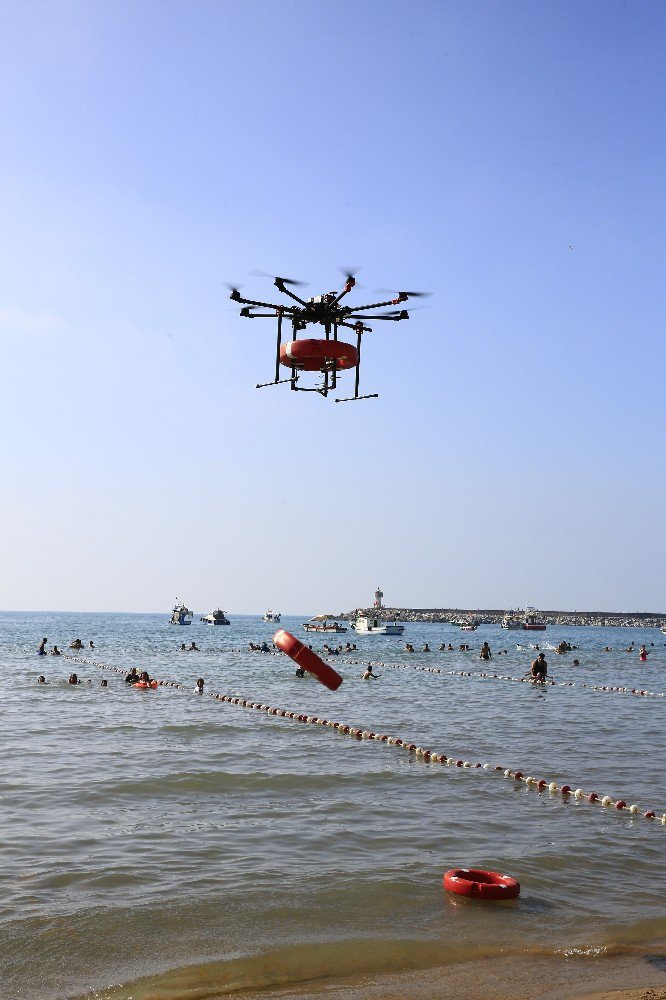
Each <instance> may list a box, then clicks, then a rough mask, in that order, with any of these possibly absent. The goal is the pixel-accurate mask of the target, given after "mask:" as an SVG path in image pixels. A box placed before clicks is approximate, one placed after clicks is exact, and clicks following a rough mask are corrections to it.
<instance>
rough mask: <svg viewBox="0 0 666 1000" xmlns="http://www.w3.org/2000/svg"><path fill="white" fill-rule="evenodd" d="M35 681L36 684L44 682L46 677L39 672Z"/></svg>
mask: <svg viewBox="0 0 666 1000" xmlns="http://www.w3.org/2000/svg"><path fill="white" fill-rule="evenodd" d="M37 683H38V684H46V677H45V676H44V674H40V675H39V677H38V678H37Z"/></svg>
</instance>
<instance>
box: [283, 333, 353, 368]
mask: <svg viewBox="0 0 666 1000" xmlns="http://www.w3.org/2000/svg"><path fill="white" fill-rule="evenodd" d="M333 362H335V366H336V368H337V369H338V370H342V369H345V368H355V367H356V365H357V364H358V351H357V350H356V348H355V347H354V345H353V344H345V343H343V341H341V340H290V341H289V343H288V344H282V345H281V346H280V364H281V365H285V367H286V368H299V369H301V370H302V371H306V372H318V371H322V370H323V369H325V368H331V367H332V364H333Z"/></svg>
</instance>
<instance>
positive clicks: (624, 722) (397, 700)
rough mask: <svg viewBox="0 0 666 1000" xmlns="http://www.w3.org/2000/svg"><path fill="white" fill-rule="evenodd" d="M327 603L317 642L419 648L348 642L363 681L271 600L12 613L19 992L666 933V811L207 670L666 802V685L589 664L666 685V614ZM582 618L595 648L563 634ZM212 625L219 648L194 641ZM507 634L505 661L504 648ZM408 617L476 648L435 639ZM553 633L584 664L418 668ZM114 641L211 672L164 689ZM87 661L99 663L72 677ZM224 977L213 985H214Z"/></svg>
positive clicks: (188, 980) (13, 912) (5, 880)
mask: <svg viewBox="0 0 666 1000" xmlns="http://www.w3.org/2000/svg"><path fill="white" fill-rule="evenodd" d="M302 620H303V619H301V618H286V617H285V618H283V621H282V625H283V627H285V628H287V629H289V630H291V631H292V632H294V633H295V634H296V635H297V636H299V637H300V638H302V639H303V640H304V641H308V642H311V643H312V644H313V645H314V647H315V648H321V647H322V646H323V643H324V641H328V642H329V643H330V644H337V643H339V642H340V641H342V642H344V641H346V640H350V641H353V642H355V643H356V645H357V646H358V650H359V651H358V654H356V657H355V658H357V659H358V660H359V661H362V662H366V661H368V660H372V661H373V662H375V663H385V664H407V665H408V668H407V669H404V670H393V669H390V668H389V667H388V666H386V667H381V666H378V667H376V668H375V672H376V673H378V674H380V675H381V677H380V678H379V680H376V681H362V680H361V674H362V672H363V667H362V666H361V665H359V664H350V663H348V662H345V661H346V659H349V657H334V658H333V659H332V660H331V663H332V665H333V666H334V667H335V668H336V669H337V670H338V671H339V672H340V673H341V674H342V675H343V677H344V683H343V684H342V686H341V687H340V688H339V690H338V691H336V692H330V691H328V690H327V689H326V688H324V687H322V686H321V685H320V684H319V683H318V682H317V681H316V680H315V679H314V678H312V677H310V676H308V677H306V678H304V679H301V678H298V677H296V676H295V672H294V664H293V663H292V661H291V660H289V659H288V658H286V657H284V656H275V655H266V654H261V653H250V652H248V651H247V648H246V647H247V643H248V642H250V641H251V642H261V641H263V640H264V639H266V640H267V641H268V642H269V644H270V640H271V637H272V633H273V631H274V626H272V625H270V624H267V623H264V622H262V621H261V620H260V616H255V617H251V616H244V617H241V616H231V624H230V625H229V626H217V627H211V626H206V625H204V624H201V623H199V622H198V620H196V619H195V622H194V623H193V624H192V625H191V626H189V627H178V626H171V625H169V624H168V617H167V616H166V615H136V614H123V615H116V614H46V613H44V614H35V613H30V614H28V613H25V614H10V613H5V614H2V615H0V699H1V704H2V756H1V760H2V767H1V777H0V796H1V798H0V804H1V806H2V812H1V816H2V825H1V828H0V833H1V838H2V865H1V868H0V981H1V982H2V991H1V995H2V997H3V998H6V1000H14V998H22V1000H26V998H39V1000H51V998H59V997H71V996H74V995H81V994H84V993H85V994H86V995H90V996H95V997H114V998H115V997H123V998H125V997H131V998H139V997H142V996H148V995H150V996H151V997H162V996H170V997H171V996H173V997H180V996H183V997H184V996H195V995H196V996H199V995H201V996H204V995H205V996H212V995H217V994H216V993H214V992H213V986H214V989H215V990H217V991H218V992H219V994H220V995H221V994H223V993H225V992H226V993H233V992H235V991H237V990H238V991H240V990H252V989H260V988H261V989H266V990H270V989H271V988H272V987H274V986H278V985H281V984H289V983H296V982H298V981H302V980H308V979H309V980H313V979H314V980H316V979H318V978H325V977H327V976H328V977H330V976H338V977H342V976H345V975H353V974H360V973H371V972H382V971H386V970H392V969H404V968H425V967H428V966H434V965H445V964H447V963H453V962H460V961H463V960H466V959H469V958H474V957H482V956H493V955H497V956H499V955H504V956H506V955H516V954H525V955H529V954H544V953H548V954H551V953H557V954H562V955H566V954H590V955H599V954H604V953H609V954H611V953H614V954H617V953H621V952H622V951H623V950H626V951H627V952H628V953H629V952H631V950H632V949H634V948H640V949H642V950H643V951H644V950H645V949H647V950H648V951H649V950H650V949H653V950H654V951H655V953H657V952H659V951H660V949H662V951H661V953H662V954H663V944H664V939H665V938H666V920H665V918H664V906H663V891H664V876H665V874H666V871H665V866H664V856H665V846H666V826H663V825H662V824H661V822H660V819H659V818H658V819H657V820H652V821H650V820H645V819H643V818H642V816H639V817H633V816H631V815H629V814H628V813H627V812H618V811H617V810H616V809H614V808H610V809H605V808H602V807H601V806H598V805H597V806H593V805H590V804H589V803H587V802H586V801H582V802H581V801H577V800H575V799H574V797H573V796H571V797H569V798H567V799H563V798H562V796H561V795H559V794H556V795H552V794H550V793H548V792H547V791H546V792H541V793H539V792H536V791H530V790H529V789H528V788H527V787H526V786H525V784H523V783H515V782H513V781H511V780H507V779H506V778H505V777H503V776H502V775H501V774H500V773H499V772H495V771H492V772H490V771H487V770H484V769H476V768H456V767H449V766H442V765H441V764H436V765H435V764H426V763H424V762H422V761H419V760H418V759H415V758H414V757H413V756H410V755H409V754H407V753H406V752H405V751H401V750H398V749H397V748H395V747H392V746H390V745H386V744H385V743H378V742H375V741H366V740H363V741H358V740H353V739H350V738H349V737H345V736H342V735H339V734H338V733H336V732H335V731H333V730H331V729H329V728H326V727H322V726H316V725H302V724H298V723H295V722H293V721H290V720H287V719H282V718H278V717H274V716H269V715H266V714H265V713H262V712H256V711H252V710H248V709H244V708H241V707H239V706H235V705H229V704H227V703H223V702H219V701H216V700H213V699H212V698H209V697H207V696H204V697H198V696H197V695H195V694H194V693H193V692H192V689H193V687H194V683H195V680H196V678H197V677H200V676H201V677H204V678H205V681H206V693H208V692H209V691H216V692H220V693H223V694H230V695H238V696H241V697H243V698H248V699H252V700H257V701H260V702H262V703H263V704H268V705H272V706H275V707H277V708H283V709H287V710H289V711H298V712H304V713H308V714H311V715H315V716H321V717H326V718H328V719H332V720H339V721H340V722H343V723H346V724H349V725H352V726H358V727H361V728H362V729H365V730H372V731H373V732H376V733H385V734H388V735H392V736H397V737H400V738H402V739H404V740H405V741H406V742H414V743H416V744H417V745H418V746H420V747H426V748H429V749H432V750H437V751H438V752H441V753H446V754H448V755H449V756H454V757H459V758H461V759H463V760H468V761H470V762H472V763H476V762H481V763H486V762H489V763H492V764H498V765H502V766H503V767H504V768H511V769H512V770H516V769H518V768H519V769H520V770H522V771H523V772H524V773H525V774H532V775H534V776H535V777H537V778H544V779H546V780H547V781H550V780H554V781H556V782H557V783H558V784H562V783H564V782H566V783H567V784H569V785H571V787H572V789H575V788H577V787H582V788H583V789H585V790H586V791H587V792H589V791H596V792H597V793H598V794H599V795H604V794H608V795H611V796H612V797H613V799H614V800H615V799H624V800H626V802H627V804H631V803H634V802H635V803H637V804H638V805H639V806H640V808H641V811H645V810H646V809H654V810H655V811H656V812H657V814H658V817H661V815H662V813H663V812H664V811H666V779H665V778H664V753H663V732H664V718H665V713H666V699H663V698H651V697H636V696H633V695H630V694H617V693H604V692H598V691H594V690H591V689H589V688H584V687H582V686H581V682H585V683H588V684H612V685H619V686H628V687H630V688H633V687H636V688H639V689H649V690H650V691H653V692H662V691H664V690H666V636H663V635H662V634H661V633H660V632H659V631H658V630H657V629H623V628H584V627H568V628H566V627H562V628H557V627H556V626H549V627H548V630H547V632H545V633H532V634H528V633H524V632H507V631H502V630H501V629H500V628H498V627H495V626H480V627H479V629H478V631H476V632H474V633H461V632H460V631H459V630H458V629H456V628H455V627H453V626H447V625H432V624H423V625H416V624H414V625H412V624H410V625H407V626H406V629H405V633H404V636H403V637H402V638H397V637H378V636H356V635H355V634H354V633H353V632H352V631H351V630H350V631H349V632H348V633H347V634H346V635H344V636H335V635H329V636H317V635H314V636H313V635H309V636H307V635H306V633H304V632H303V629H302V627H301V622H302ZM42 636H48V638H49V643H48V645H49V648H50V647H51V645H52V644H53V643H54V642H55V643H57V644H58V646H59V647H60V648H61V649H63V650H64V651H65V652H67V653H70V651H69V649H68V646H69V643H70V641H71V640H72V639H74V638H76V637H80V638H81V639H82V640H83V642H84V643H85V644H86V646H87V644H88V641H89V640H90V639H93V640H94V643H95V650H94V652H89V651H84V652H82V653H79V654H75V653H72V654H71V655H72V656H75V657H76V658H77V659H78V660H79V661H80V662H72V661H71V660H69V659H65V658H61V659H58V658H56V657H52V656H49V657H37V656H36V655H35V654H36V650H37V645H38V643H39V640H40V639H41V638H42ZM560 639H566V640H567V641H568V642H570V643H571V644H572V645H575V646H577V647H578V649H577V650H576V651H575V652H573V653H569V654H566V655H564V656H557V655H555V653H554V650H553V649H552V647H553V646H554V645H555V644H556V642H558V641H559V640H560ZM192 640H195V641H196V643H197V645H198V646H200V647H201V652H180V648H179V647H180V644H181V642H186V643H187V645H189V644H190V643H191V641H192ZM484 640H487V641H488V642H489V643H490V646H491V649H492V650H493V654H494V658H493V661H492V663H491V664H486V663H482V662H481V661H480V660H479V659H478V650H479V648H480V646H481V643H482V642H483V641H484ZM405 642H411V643H413V644H414V646H415V648H416V649H417V650H418V649H420V647H421V646H422V644H423V643H425V642H428V643H429V644H430V647H431V649H433V650H437V647H438V646H439V644H440V643H442V642H445V643H447V644H448V643H449V642H450V643H451V644H452V645H453V646H454V647H455V651H454V652H442V653H440V652H436V651H435V652H432V653H430V654H428V653H420V652H417V653H415V654H413V655H411V656H410V655H408V654H406V653H405ZM461 642H465V643H468V644H469V645H470V646H471V647H472V650H471V651H470V652H460V651H459V650H458V647H459V645H460V643H461ZM631 643H633V644H634V645H635V646H636V649H637V648H638V645H640V644H641V643H645V644H646V645H647V646H648V649H649V650H650V656H649V659H648V661H647V663H641V662H639V660H638V655H637V652H633V653H627V652H624V649H625V647H627V646H629V645H630V644H631ZM652 643H653V644H654V645H651V644H652ZM531 644H539V645H540V646H541V648H542V649H545V650H546V655H547V659H548V663H549V672H550V675H551V676H552V677H553V678H554V679H555V680H558V681H567V682H569V681H573V682H574V685H575V686H573V687H570V686H566V687H547V688H545V689H543V688H537V687H534V686H532V685H530V684H528V683H524V684H520V683H510V682H508V681H502V680H499V679H497V680H496V679H492V678H487V679H483V678H480V677H478V676H473V677H468V676H463V677H461V676H459V675H451V674H448V673H446V672H444V673H442V674H431V673H428V672H423V671H418V670H415V669H413V667H414V666H428V667H438V668H441V669H442V670H443V671H461V670H462V671H475V672H478V671H481V670H488V669H489V668H490V671H491V672H493V673H494V672H497V673H500V674H507V675H511V676H519V675H521V674H523V673H524V672H525V671H526V670H528V669H529V665H530V661H531V659H532V658H533V657H534V655H535V651H534V650H533V649H532V648H531ZM517 646H522V647H523V648H522V649H518V648H517ZM605 646H612V647H614V650H613V652H604V651H603V650H604V647H605ZM504 649H506V650H507V655H501V656H498V651H499V650H504ZM239 650H243V651H242V652H240V651H239ZM574 657H577V658H578V659H579V660H580V666H579V667H574V666H573V659H574ZM87 658H90V659H95V660H96V661H99V662H102V663H105V664H108V665H111V666H116V667H120V668H122V669H123V670H126V669H128V668H129V667H131V666H136V667H137V668H138V669H139V670H144V669H145V670H147V671H148V672H149V673H150V675H151V676H154V677H157V678H160V679H170V680H175V681H179V682H181V683H183V684H185V685H186V689H185V690H184V691H180V690H175V689H173V688H169V687H160V688H159V689H158V690H157V691H154V692H149V693H147V692H140V691H137V690H134V689H132V688H130V687H129V685H126V684H125V683H124V681H123V677H122V675H119V674H115V673H112V672H109V671H102V670H100V669H98V668H96V667H94V666H92V665H87V664H86V663H85V662H82V661H83V660H84V659H87ZM72 670H75V671H76V672H77V673H78V675H79V677H80V678H82V679H84V680H89V681H90V682H91V683H84V684H82V685H78V686H76V687H74V686H70V685H68V684H67V683H66V680H67V677H68V675H69V673H70V672H71V671H72ZM40 673H43V674H45V675H46V678H47V681H48V683H47V684H46V685H37V683H36V680H37V676H38V674H40ZM103 677H105V678H107V679H108V687H107V688H102V687H101V686H100V680H101V679H102V678H103ZM454 867H479V868H486V869H491V870H496V871H500V872H504V873H507V874H511V875H512V876H514V877H516V878H517V879H519V881H520V883H521V886H522V893H521V897H520V899H519V900H517V901H516V902H515V903H507V904H500V905H499V906H494V905H492V904H479V903H475V902H474V901H469V900H465V899H462V898H460V897H456V896H451V895H449V894H447V893H445V892H444V891H443V889H442V874H443V872H444V871H446V870H447V869H450V868H454ZM170 970H179V971H177V972H173V971H170ZM142 977H143V978H142ZM133 980H141V982H140V983H139V984H138V985H136V986H134V987H127V986H126V987H124V988H123V989H122V990H117V989H116V988H114V987H113V984H119V983H127V982H129V981H133ZM160 983H162V984H163V985H162V986H161V987H160V985H159V984H160ZM203 983H205V984H207V985H206V989H209V988H210V991H209V992H205V990H204V987H203V986H201V989H202V992H201V993H197V992H196V989H195V987H196V986H197V984H199V985H201V984H203ZM146 984H149V985H151V986H152V987H153V989H152V992H149V991H148V986H147V985H146ZM155 984H157V986H155ZM211 984H212V985H211Z"/></svg>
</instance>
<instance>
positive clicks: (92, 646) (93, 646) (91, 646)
mask: <svg viewBox="0 0 666 1000" xmlns="http://www.w3.org/2000/svg"><path fill="white" fill-rule="evenodd" d="M88 645H89V646H90V648H91V649H94V648H95V643H94V642H93V641H92V639H91V640H90V642H89V643H88Z"/></svg>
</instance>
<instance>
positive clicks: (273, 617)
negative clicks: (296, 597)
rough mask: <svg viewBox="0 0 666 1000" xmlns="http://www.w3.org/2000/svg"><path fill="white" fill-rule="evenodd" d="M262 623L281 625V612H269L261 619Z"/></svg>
mask: <svg viewBox="0 0 666 1000" xmlns="http://www.w3.org/2000/svg"><path fill="white" fill-rule="evenodd" d="M261 620H262V622H273V624H274V625H279V624H280V612H279V611H270V610H269V611H267V612H266V614H265V615H264V616H263V618H262V619H261Z"/></svg>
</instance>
